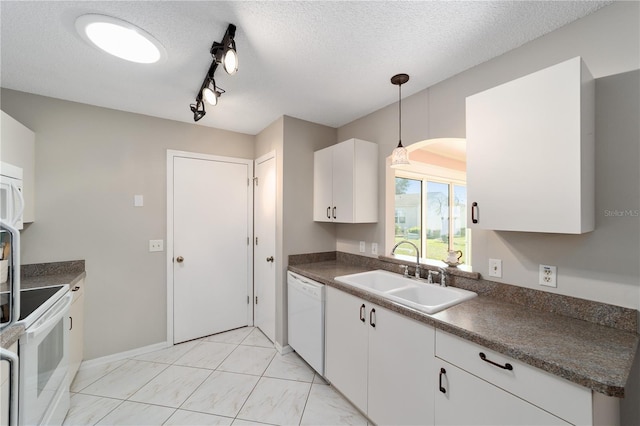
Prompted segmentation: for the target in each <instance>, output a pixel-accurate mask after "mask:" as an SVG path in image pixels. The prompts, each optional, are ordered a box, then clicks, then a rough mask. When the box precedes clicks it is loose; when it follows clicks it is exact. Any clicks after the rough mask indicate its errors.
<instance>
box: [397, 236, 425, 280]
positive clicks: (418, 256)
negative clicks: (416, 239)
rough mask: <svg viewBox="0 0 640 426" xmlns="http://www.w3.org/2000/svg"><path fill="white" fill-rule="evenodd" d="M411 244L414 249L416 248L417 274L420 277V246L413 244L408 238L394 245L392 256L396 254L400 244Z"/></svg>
mask: <svg viewBox="0 0 640 426" xmlns="http://www.w3.org/2000/svg"><path fill="white" fill-rule="evenodd" d="M405 243H406V244H411V245H412V246H413V248H414V249H416V273H415V276H416V278H420V250H418V247H417V246H416V245H415V244H413V243H412V242H411V241H408V240H402V241H400V242H399V243H398V244H396V245H395V246H393V248H392V249H391V256H393V255H395V251H396V249H397V248H398V246H399V245H400V244H405Z"/></svg>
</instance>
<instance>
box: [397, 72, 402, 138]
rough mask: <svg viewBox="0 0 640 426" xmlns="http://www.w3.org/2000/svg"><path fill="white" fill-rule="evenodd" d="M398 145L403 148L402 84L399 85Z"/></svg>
mask: <svg viewBox="0 0 640 426" xmlns="http://www.w3.org/2000/svg"><path fill="white" fill-rule="evenodd" d="M398 145H399V146H402V84H398Z"/></svg>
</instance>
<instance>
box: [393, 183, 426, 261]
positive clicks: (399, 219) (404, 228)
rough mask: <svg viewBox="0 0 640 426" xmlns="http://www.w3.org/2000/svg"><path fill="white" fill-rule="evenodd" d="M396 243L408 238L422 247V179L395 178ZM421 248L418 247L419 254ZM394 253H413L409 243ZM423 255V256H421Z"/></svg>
mask: <svg viewBox="0 0 640 426" xmlns="http://www.w3.org/2000/svg"><path fill="white" fill-rule="evenodd" d="M395 209H396V243H398V242H400V241H402V240H409V241H411V242H412V243H413V244H415V245H416V246H417V247H419V248H420V247H422V242H421V240H422V238H421V236H422V181H421V180H415V179H403V178H396V208H395ZM422 251H423V249H422V248H420V252H421V253H420V254H422ZM396 254H403V255H413V256H415V254H416V253H415V250H414V248H413V247H411V246H410V245H409V244H403V245H401V246H400V247H398V248H397V249H396ZM423 257H424V256H423Z"/></svg>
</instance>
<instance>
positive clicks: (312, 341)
mask: <svg viewBox="0 0 640 426" xmlns="http://www.w3.org/2000/svg"><path fill="white" fill-rule="evenodd" d="M287 289H288V304H287V307H288V325H289V346H291V347H292V348H293V349H294V350H295V351H296V352H297V353H298V355H300V356H301V357H302V359H304V360H305V361H306V362H307V363H308V364H309V365H310V366H311V367H313V369H314V370H316V371H317V372H318V373H319V374H320V375H322V376H324V293H325V291H324V284H320V283H318V282H316V281H313V280H310V279H309V278H306V277H303V276H301V275H298V274H296V273H295V272H291V271H289V272H287Z"/></svg>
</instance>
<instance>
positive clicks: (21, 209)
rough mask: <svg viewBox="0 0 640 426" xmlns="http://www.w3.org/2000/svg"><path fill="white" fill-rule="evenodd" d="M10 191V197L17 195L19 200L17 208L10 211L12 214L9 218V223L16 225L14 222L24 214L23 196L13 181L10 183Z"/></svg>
mask: <svg viewBox="0 0 640 426" xmlns="http://www.w3.org/2000/svg"><path fill="white" fill-rule="evenodd" d="M11 192H12V194H11V198H12V199H13V197H15V196H17V198H18V201H19V203H18V208H17V209H15V210H14V211H13V212H11V214H12V215H14V216H13V217H12V218H11V222H12V223H11V225H13V226H16V224H17V223H18V222H19V221H20V218H21V217H22V215H23V214H24V196H23V195H22V191H20V189H19V188H18V186H17V185H16V184H15V183H13V182H12V183H11ZM14 194H15V195H14Z"/></svg>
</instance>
